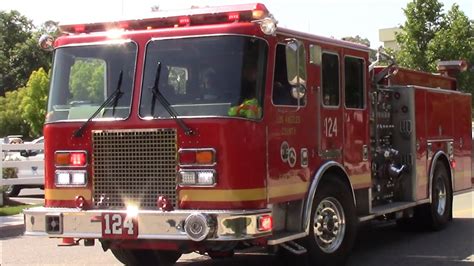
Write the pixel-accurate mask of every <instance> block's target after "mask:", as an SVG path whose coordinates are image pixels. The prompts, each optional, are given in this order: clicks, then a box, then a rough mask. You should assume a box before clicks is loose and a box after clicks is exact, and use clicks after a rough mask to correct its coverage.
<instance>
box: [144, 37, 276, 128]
mask: <svg viewBox="0 0 474 266" xmlns="http://www.w3.org/2000/svg"><path fill="white" fill-rule="evenodd" d="M266 54H267V44H266V42H265V41H263V40H261V39H258V38H253V37H245V36H210V37H209V36H208V37H196V38H180V39H165V40H154V41H151V42H150V43H149V44H148V46H147V50H146V58H145V70H144V72H145V73H144V81H143V87H142V95H141V103H140V116H141V117H144V118H149V119H152V118H169V117H170V114H169V112H168V111H166V109H165V108H164V107H163V103H162V102H160V101H158V100H157V99H156V97H154V93H153V92H152V88H154V87H156V86H155V82H156V81H158V84H157V85H158V86H157V88H158V90H159V92H160V93H161V94H162V95H163V96H164V98H165V99H166V100H167V101H168V102H169V104H170V106H171V108H172V109H173V110H174V111H175V112H176V113H177V115H178V116H188V117H189V116H193V117H197V116H235V117H243V118H249V119H259V118H261V116H262V99H263V88H264V81H265V78H264V77H265V75H264V73H265V67H266ZM158 65H159V66H160V71H157V69H158ZM157 72H159V77H158V79H157V77H156V76H157Z"/></svg>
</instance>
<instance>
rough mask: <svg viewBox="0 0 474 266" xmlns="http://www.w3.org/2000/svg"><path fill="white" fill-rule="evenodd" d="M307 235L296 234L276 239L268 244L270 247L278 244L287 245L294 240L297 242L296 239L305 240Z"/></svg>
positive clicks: (302, 233)
mask: <svg viewBox="0 0 474 266" xmlns="http://www.w3.org/2000/svg"><path fill="white" fill-rule="evenodd" d="M307 235H308V234H307V233H306V232H301V233H296V234H293V235H289V236H285V237H282V238H275V239H271V240H268V242H267V244H268V245H270V246H274V245H278V244H281V243H285V242H288V241H292V240H295V239H299V238H303V237H305V236H307Z"/></svg>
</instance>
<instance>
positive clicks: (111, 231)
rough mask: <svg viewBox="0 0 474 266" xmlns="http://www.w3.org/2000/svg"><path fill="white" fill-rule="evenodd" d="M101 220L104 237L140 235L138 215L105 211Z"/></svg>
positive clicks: (132, 237) (117, 237)
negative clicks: (132, 215)
mask: <svg viewBox="0 0 474 266" xmlns="http://www.w3.org/2000/svg"><path fill="white" fill-rule="evenodd" d="M101 220H102V237H103V238H112V239H135V238H137V236H138V222H137V217H131V216H127V214H126V213H103V214H102V219H101Z"/></svg>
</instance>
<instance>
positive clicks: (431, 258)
mask: <svg viewBox="0 0 474 266" xmlns="http://www.w3.org/2000/svg"><path fill="white" fill-rule="evenodd" d="M473 254H474V219H468V218H457V219H454V220H453V221H452V222H451V223H450V224H449V225H448V227H447V228H446V229H444V230H442V231H439V232H430V231H425V232H416V231H414V232H409V231H403V230H401V229H399V228H398V227H397V226H396V225H395V223H393V222H380V221H373V222H371V223H368V224H365V225H363V226H361V228H360V230H359V235H358V238H357V240H356V243H355V247H354V250H353V252H352V255H351V257H350V258H349V261H348V263H347V265H348V266H379V265H384V266H390V265H394V266H395V265H397V266H398V265H403V266H415V265H416V266H418V265H427V266H428V265H430V266H431V265H473V264H472V263H473V260H474V255H473ZM176 265H181V266H185V265H186V266H201V265H202V266H211V265H212V266H233V265H235V266H237V265H239V266H240V265H245V266H266V265H282V266H283V265H291V266H293V265H294V266H299V265H302V264H298V263H296V262H294V261H293V262H292V261H290V262H286V263H285V262H283V261H281V260H280V259H278V257H277V256H275V255H267V254H263V253H250V254H248V253H238V254H236V255H235V256H234V257H233V258H231V259H222V260H212V259H210V258H209V257H207V256H201V257H199V258H196V259H193V260H192V261H185V262H179V263H177V264H176Z"/></svg>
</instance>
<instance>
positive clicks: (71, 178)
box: [54, 170, 87, 187]
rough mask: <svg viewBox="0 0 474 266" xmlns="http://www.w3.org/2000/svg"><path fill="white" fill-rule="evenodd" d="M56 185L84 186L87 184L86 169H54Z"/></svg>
mask: <svg viewBox="0 0 474 266" xmlns="http://www.w3.org/2000/svg"><path fill="white" fill-rule="evenodd" d="M54 181H55V182H54V183H55V185H56V186H81V187H83V186H85V185H86V184H87V173H86V171H67V170H63V171H56V177H55V180H54Z"/></svg>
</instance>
